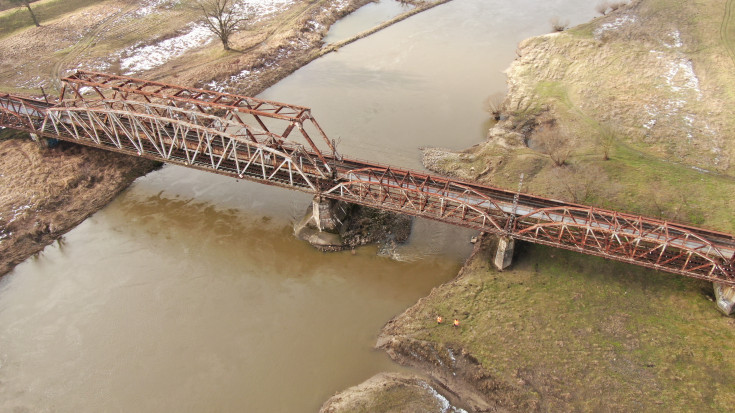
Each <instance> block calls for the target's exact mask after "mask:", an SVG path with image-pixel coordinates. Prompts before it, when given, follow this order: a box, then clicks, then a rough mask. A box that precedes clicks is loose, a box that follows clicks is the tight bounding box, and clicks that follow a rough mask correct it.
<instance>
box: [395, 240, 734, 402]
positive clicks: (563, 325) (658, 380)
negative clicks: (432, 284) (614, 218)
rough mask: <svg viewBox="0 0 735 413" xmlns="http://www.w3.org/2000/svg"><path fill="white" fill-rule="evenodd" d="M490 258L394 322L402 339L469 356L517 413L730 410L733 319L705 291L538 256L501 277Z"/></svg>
mask: <svg viewBox="0 0 735 413" xmlns="http://www.w3.org/2000/svg"><path fill="white" fill-rule="evenodd" d="M490 249H491V248H490ZM488 251H489V249H487V248H486V249H484V250H483V251H482V252H480V253H479V254H478V255H477V256H476V257H475V258H474V259H473V260H472V261H471V262H470V263H469V264H468V265H467V266H466V267H465V269H464V272H463V274H462V275H461V276H460V277H459V278H458V279H457V280H455V281H454V282H452V283H449V284H447V285H444V286H442V287H439V288H437V289H436V290H434V291H433V292H432V294H431V295H430V296H429V297H427V298H425V299H424V300H422V301H421V302H420V303H419V304H418V305H417V306H415V307H414V308H412V309H411V310H409V311H408V312H407V313H406V314H404V315H402V316H401V317H400V318H399V325H400V326H401V327H400V328H401V332H402V333H403V334H405V336H407V337H410V338H412V339H416V340H422V341H423V340H426V341H428V342H431V343H436V345H437V346H440V347H441V348H446V349H449V350H451V351H452V352H453V353H454V354H459V353H461V352H462V350H466V351H468V352H469V353H470V354H472V355H473V356H474V357H475V358H477V359H478V360H479V361H480V363H481V365H482V366H483V367H484V368H485V369H486V370H487V371H488V372H489V373H490V374H491V375H492V376H493V377H495V378H496V379H498V380H500V381H501V382H504V383H506V384H507V386H508V387H509V388H510V389H512V391H511V392H510V393H512V394H514V395H515V396H514V397H515V398H516V400H515V402H516V403H518V405H520V406H536V407H537V408H538V409H539V410H541V411H616V412H619V411H630V412H638V411H673V412H690V411H722V412H724V411H731V409H732V406H733V404H734V403H735V391H733V390H732V389H733V388H735V377H734V376H733V375H732V371H733V369H734V368H735V320H732V319H729V318H727V317H724V316H720V315H718V313H717V312H716V310H714V305H713V303H712V301H711V300H712V297H711V291H712V287H711V285H710V284H709V283H705V282H700V281H697V280H691V279H687V278H684V277H679V276H673V275H668V274H665V273H660V272H655V271H649V270H645V269H641V268H637V267H634V266H631V265H626V264H621V263H617V262H611V261H606V260H603V259H601V258H596V257H589V256H583V255H580V254H577V253H573V252H569V251H562V250H557V249H553V248H548V247H543V246H535V245H523V246H522V247H521V251H519V253H518V254H517V260H516V262H515V263H514V265H513V267H512V268H511V269H510V270H506V271H504V272H498V271H496V270H495V269H494V268H492V267H491V266H490V265H489V258H490V254H489V252H488ZM436 315H443V316H444V317H445V318H447V319H452V318H455V317H456V318H459V319H460V322H461V325H460V328H459V329H456V328H452V327H450V326H447V325H437V324H436V322H435V321H434V319H435V317H436ZM499 387H501V388H502V387H503V386H499Z"/></svg>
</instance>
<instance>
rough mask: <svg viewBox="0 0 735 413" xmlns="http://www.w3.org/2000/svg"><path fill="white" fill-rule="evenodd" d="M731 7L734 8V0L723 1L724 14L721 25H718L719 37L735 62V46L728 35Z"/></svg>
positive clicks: (734, 62) (730, 24)
mask: <svg viewBox="0 0 735 413" xmlns="http://www.w3.org/2000/svg"><path fill="white" fill-rule="evenodd" d="M733 8H735V0H727V3H725V15H724V17H723V18H722V25H721V26H720V39H722V43H723V44H724V45H725V48H726V49H727V52H728V54H729V55H730V59H731V60H732V62H733V64H735V46H733V44H732V39H731V38H730V36H728V34H729V31H730V30H731V29H732V15H733Z"/></svg>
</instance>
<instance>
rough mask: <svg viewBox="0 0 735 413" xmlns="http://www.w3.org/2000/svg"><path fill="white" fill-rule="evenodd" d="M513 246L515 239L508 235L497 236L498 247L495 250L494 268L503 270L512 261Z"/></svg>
mask: <svg viewBox="0 0 735 413" xmlns="http://www.w3.org/2000/svg"><path fill="white" fill-rule="evenodd" d="M514 247H515V240H514V239H513V238H510V237H503V236H501V237H498V248H497V250H496V251H495V259H494V260H493V264H494V265H495V268H497V269H499V270H501V271H502V270H504V269H506V268H508V267H510V265H511V264H512V263H513V249H514Z"/></svg>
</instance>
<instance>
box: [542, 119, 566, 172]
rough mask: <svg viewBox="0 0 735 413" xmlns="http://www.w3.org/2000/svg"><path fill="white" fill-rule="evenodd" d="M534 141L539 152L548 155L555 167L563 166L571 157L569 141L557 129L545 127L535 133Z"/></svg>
mask: <svg viewBox="0 0 735 413" xmlns="http://www.w3.org/2000/svg"><path fill="white" fill-rule="evenodd" d="M535 139H536V140H537V141H538V143H539V147H540V148H541V150H542V151H543V152H544V153H545V154H547V155H549V157H550V158H551V160H552V161H554V164H555V165H556V166H564V164H565V163H566V162H567V160H568V159H569V157H570V156H571V155H572V142H571V139H569V137H568V136H567V135H566V134H565V133H564V132H563V131H561V130H560V129H559V128H558V127H556V126H553V125H545V126H543V128H542V129H541V130H540V131H538V132H536V134H535Z"/></svg>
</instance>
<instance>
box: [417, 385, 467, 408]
mask: <svg viewBox="0 0 735 413" xmlns="http://www.w3.org/2000/svg"><path fill="white" fill-rule="evenodd" d="M419 384H420V385H421V387H423V388H424V389H426V391H428V392H429V394H431V395H432V396H433V397H434V398H435V399H436V401H438V402H439V405H440V406H441V412H442V413H447V412H453V413H467V410H464V409H460V408H458V407H454V406H452V404H451V403H449V400H447V398H446V397H444V396H442V395H441V394H439V392H438V391H436V389H434V388H433V387H431V386H430V385H429V383H426V382H424V381H421V382H419Z"/></svg>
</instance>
